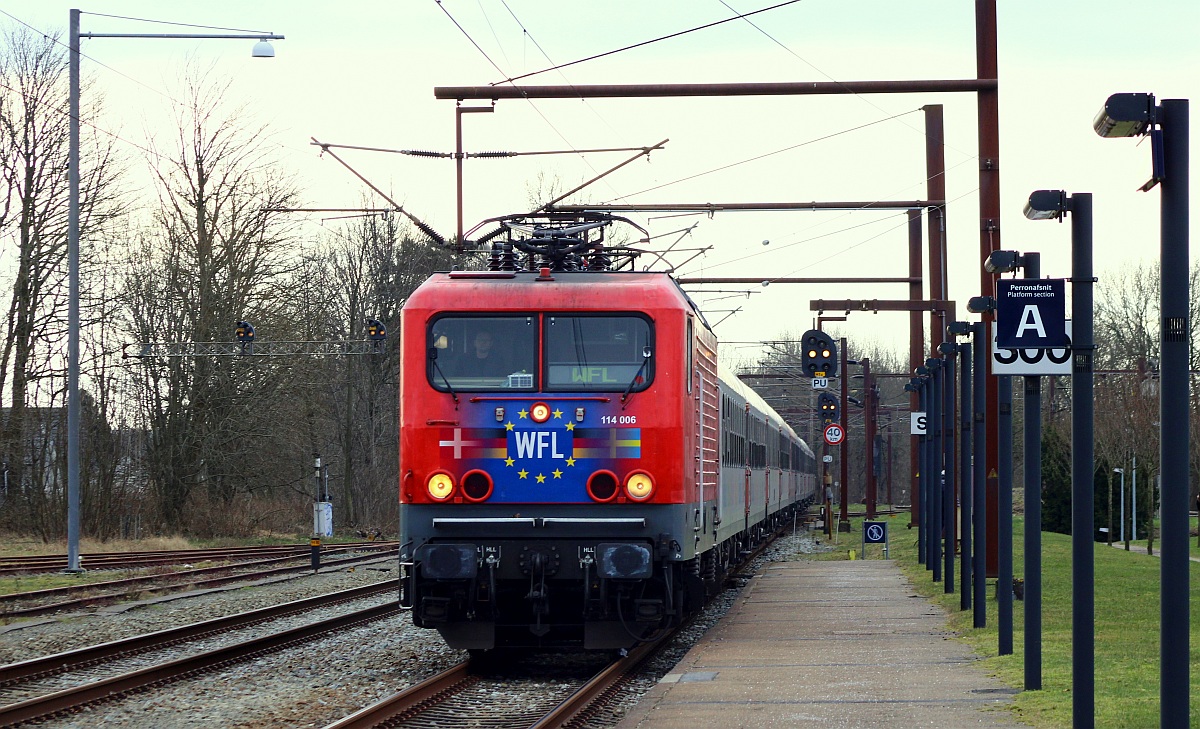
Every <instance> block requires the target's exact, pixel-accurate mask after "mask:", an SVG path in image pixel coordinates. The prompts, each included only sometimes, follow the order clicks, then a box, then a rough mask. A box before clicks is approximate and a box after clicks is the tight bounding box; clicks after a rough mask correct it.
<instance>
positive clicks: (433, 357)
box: [429, 347, 458, 410]
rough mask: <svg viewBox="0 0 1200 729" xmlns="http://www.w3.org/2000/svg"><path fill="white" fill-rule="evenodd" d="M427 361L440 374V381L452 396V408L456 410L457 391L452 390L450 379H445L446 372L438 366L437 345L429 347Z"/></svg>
mask: <svg viewBox="0 0 1200 729" xmlns="http://www.w3.org/2000/svg"><path fill="white" fill-rule="evenodd" d="M429 361H430V362H432V363H433V368H434V369H435V370H437V373H438V374H439V375H441V376H442V382H444V383H446V389H447V390H449V391H450V397H452V398H454V408H455V409H456V410H457V409H458V393H456V392H455V391H454V387H453V386H451V384H450V380H448V379H446V373H445V372H442V368H441V367H438V363H437V347H430V348H429Z"/></svg>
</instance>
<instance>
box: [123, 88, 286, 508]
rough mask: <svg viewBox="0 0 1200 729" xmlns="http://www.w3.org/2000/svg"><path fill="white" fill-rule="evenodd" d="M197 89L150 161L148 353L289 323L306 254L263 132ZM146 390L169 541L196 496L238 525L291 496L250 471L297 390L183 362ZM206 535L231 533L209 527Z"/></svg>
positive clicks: (268, 376)
mask: <svg viewBox="0 0 1200 729" xmlns="http://www.w3.org/2000/svg"><path fill="white" fill-rule="evenodd" d="M185 81H186V88H187V92H186V98H187V104H186V107H185V108H184V109H183V110H182V111H181V112H180V116H179V119H178V135H177V137H176V138H175V139H173V140H172V141H171V143H170V145H169V147H168V148H167V149H164V150H163V151H161V152H159V153H158V155H157V156H156V158H155V159H153V160H151V166H152V169H153V171H154V174H155V176H156V181H157V187H158V194H159V210H158V213H157V216H156V218H157V220H156V223H157V225H158V228H157V229H155V230H151V231H148V232H144V233H143V234H142V235H141V237H140V238H139V240H137V241H136V245H135V247H134V249H133V251H132V254H131V256H130V262H129V273H130V275H129V276H128V278H127V279H126V290H125V301H126V306H127V311H128V314H129V317H130V319H131V322H132V328H133V329H134V331H136V332H137V333H138V335H139V336H140V337H142V338H145V339H147V340H164V339H166V340H171V339H174V340H176V341H214V340H216V341H227V340H229V339H231V338H232V332H233V329H234V327H235V325H236V322H238V321H241V320H246V319H250V320H253V321H256V322H259V323H260V324H263V325H265V326H267V327H268V328H269V327H271V325H272V324H279V323H282V322H284V321H286V318H287V317H286V306H285V302H286V292H285V290H284V288H283V287H284V285H285V284H286V281H287V273H288V271H289V265H290V264H289V252H290V250H291V247H292V245H293V243H294V242H295V241H294V235H293V231H292V229H291V226H290V225H289V224H288V223H287V222H286V219H285V218H283V217H282V216H281V215H278V214H276V213H272V212H271V210H272V209H276V208H283V207H289V206H294V205H295V203H296V200H297V191H296V189H295V186H294V184H293V183H292V181H291V180H290V179H289V178H288V176H287V175H285V174H283V173H281V172H279V171H278V169H279V168H278V166H277V165H275V164H273V163H272V160H271V159H270V156H269V154H268V150H269V147H268V145H267V144H266V143H265V137H264V134H263V132H264V130H262V129H247V128H246V127H245V126H244V122H243V121H242V117H241V116H240V114H239V111H238V110H234V111H232V112H226V111H224V110H223V109H222V108H221V104H220V99H222V98H224V97H225V96H226V94H227V92H228V83H227V82H226V83H213V82H210V81H209V80H208V79H206V78H205V77H204V75H203V74H198V73H196V72H195V71H194V70H193V71H191V72H190V73H189V74H188V76H187V78H186V79H185ZM281 328H286V327H281ZM142 387H143V390H142V392H143V397H142V400H141V406H142V408H143V413H144V417H145V419H146V424H147V426H148V428H149V431H150V435H149V441H148V444H147V457H148V462H149V468H150V475H151V484H152V486H153V488H154V489H155V494H156V497H157V501H158V510H159V516H160V518H161V519H162V520H163V523H164V524H165V525H166V526H167V527H168V528H171V529H178V528H180V527H183V526H185V525H187V524H188V523H189V522H188V521H187V520H186V519H185V516H186V515H187V514H188V513H189V512H188V509H187V507H188V504H189V499H191V498H193V497H194V496H197V495H198V496H200V497H202V498H203V499H204V501H205V503H209V504H213V505H223V507H224V509H225V511H226V514H229V513H230V512H229V511H228V508H229V507H230V506H231V505H233V503H234V502H235V500H236V499H237V498H239V497H240V496H243V495H246V494H250V493H252V492H254V491H255V490H256V489H261V488H269V487H272V486H277V485H279V481H278V480H277V479H273V478H271V477H270V476H269V474H271V473H272V470H270V469H268V470H261V469H260V470H255V469H254V467H253V465H252V464H257V465H260V466H261V458H262V456H263V451H264V446H267V445H268V443H267V442H266V440H265V439H268V438H269V436H270V433H271V431H270V425H269V422H268V416H269V415H270V414H271V413H272V412H275V410H276V408H277V407H278V406H279V400H280V397H281V396H282V395H283V394H284V393H286V392H287V390H288V389H289V383H288V382H287V381H286V377H281V376H280V373H279V372H275V371H272V370H270V369H269V368H264V367H261V366H259V365H257V364H256V363H249V362H242V361H231V360H229V359H204V358H198V359H182V358H180V359H173V360H171V361H168V362H166V363H153V364H149V365H147V366H146V368H145V370H144V372H143V379H142ZM275 414H278V413H277V412H276V413H275ZM268 450H269V449H268ZM264 475H267V478H266V479H263V478H262V477H263V476H264ZM197 488H200V493H199V494H197V492H196V490H197ZM191 525H192V526H193V527H196V524H195V522H194V521H193V522H191ZM197 528H199V529H201V530H202V531H210V530H213V529H217V528H220V527H218V526H217V525H216V523H215V522H212V521H211V520H210V522H209V523H208V525H205V526H201V527H197Z"/></svg>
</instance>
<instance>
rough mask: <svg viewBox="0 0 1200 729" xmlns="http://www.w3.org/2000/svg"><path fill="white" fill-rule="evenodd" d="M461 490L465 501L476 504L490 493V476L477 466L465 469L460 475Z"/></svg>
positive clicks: (484, 499)
mask: <svg viewBox="0 0 1200 729" xmlns="http://www.w3.org/2000/svg"><path fill="white" fill-rule="evenodd" d="M462 492H463V496H464V497H465V498H466V500H467V501H470V502H471V503H473V504H478V503H479V502H480V501H487V500H488V498H489V497H490V496H491V495H492V477H491V476H490V475H489V474H488V473H487V472H486V471H481V470H479V469H478V468H477V469H474V470H472V471H467V472H466V473H465V474H463V477H462Z"/></svg>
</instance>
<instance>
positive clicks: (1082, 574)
mask: <svg viewBox="0 0 1200 729" xmlns="http://www.w3.org/2000/svg"><path fill="white" fill-rule="evenodd" d="M1067 213H1070V214H1071V320H1072V327H1073V330H1072V334H1071V338H1072V342H1071V359H1072V367H1071V585H1072V589H1071V656H1072V660H1071V703H1072V711H1071V715H1072V723H1073V726H1075V727H1091V726H1093V725H1094V724H1095V695H1096V666H1095V659H1096V643H1095V624H1096V587H1095V584H1096V581H1095V577H1096V555H1095V545H1094V541H1093V539H1094V536H1093V535H1094V533H1095V530H1096V516H1095V513H1094V511H1093V509H1094V507H1095V492H1094V481H1093V479H1094V475H1093V474H1094V469H1095V444H1094V443H1093V438H1092V433H1093V426H1094V415H1095V403H1094V400H1093V385H1094V382H1093V375H1092V355H1093V350H1094V349H1095V346H1094V344H1093V341H1092V299H1093V296H1092V290H1093V288H1094V283H1093V281H1094V279H1093V278H1092V194H1091V193H1090V192H1078V193H1075V194H1073V195H1067V193H1065V192H1063V191H1062V190H1037V191H1036V192H1034V193H1032V194H1031V195H1030V196H1029V202H1028V203H1026V205H1025V217H1027V218H1029V219H1030V220H1057V219H1061V218H1062V217H1063V216H1064V215H1066V214H1067ZM1186 546H1187V545H1186V544H1185V545H1184V547H1185V549H1186ZM1185 567H1186V565H1185ZM1186 723H1187V720H1186V718H1185V719H1184V724H1186ZM1164 726H1174V725H1171V724H1164Z"/></svg>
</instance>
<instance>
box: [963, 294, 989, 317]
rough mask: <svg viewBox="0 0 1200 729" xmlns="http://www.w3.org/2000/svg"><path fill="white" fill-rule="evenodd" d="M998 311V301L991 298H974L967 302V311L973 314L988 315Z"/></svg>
mask: <svg viewBox="0 0 1200 729" xmlns="http://www.w3.org/2000/svg"><path fill="white" fill-rule="evenodd" d="M995 310H996V299H995V298H993V297H991V296H972V297H971V298H970V299H968V300H967V311H969V312H971V313H972V314H986V313H987V312H989V311H995Z"/></svg>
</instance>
